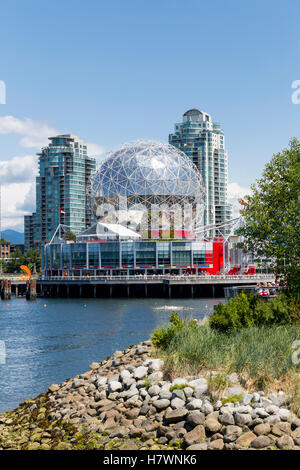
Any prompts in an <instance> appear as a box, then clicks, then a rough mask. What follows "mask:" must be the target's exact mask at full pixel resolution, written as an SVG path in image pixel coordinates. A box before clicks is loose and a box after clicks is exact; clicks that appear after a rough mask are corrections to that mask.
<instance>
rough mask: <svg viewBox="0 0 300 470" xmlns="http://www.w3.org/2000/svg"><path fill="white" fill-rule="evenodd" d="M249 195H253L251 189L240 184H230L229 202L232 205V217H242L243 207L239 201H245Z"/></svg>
mask: <svg viewBox="0 0 300 470" xmlns="http://www.w3.org/2000/svg"><path fill="white" fill-rule="evenodd" d="M247 194H251V189H250V188H247V187H245V186H244V187H243V186H240V185H239V184H238V183H229V185H228V202H229V204H232V217H238V216H239V215H240V209H241V205H240V203H239V199H243V198H244V197H245V196H246V195H247Z"/></svg>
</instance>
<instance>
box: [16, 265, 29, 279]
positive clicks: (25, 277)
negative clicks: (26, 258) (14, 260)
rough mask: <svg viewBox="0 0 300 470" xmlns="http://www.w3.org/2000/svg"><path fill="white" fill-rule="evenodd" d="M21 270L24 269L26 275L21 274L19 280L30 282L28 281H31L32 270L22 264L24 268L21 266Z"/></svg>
mask: <svg viewBox="0 0 300 470" xmlns="http://www.w3.org/2000/svg"><path fill="white" fill-rule="evenodd" d="M20 268H21V269H22V271H25V273H26V275H25V274H21V276H20V277H19V279H24V280H25V281H28V279H30V276H31V271H30V269H29V268H28V267H27V266H25V265H24V264H22V266H20Z"/></svg>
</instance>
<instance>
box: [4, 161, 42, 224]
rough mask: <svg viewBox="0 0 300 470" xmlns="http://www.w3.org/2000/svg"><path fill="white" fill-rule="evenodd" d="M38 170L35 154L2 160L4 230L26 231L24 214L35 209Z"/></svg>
mask: <svg viewBox="0 0 300 470" xmlns="http://www.w3.org/2000/svg"><path fill="white" fill-rule="evenodd" d="M37 172H38V169H37V158H36V157H35V156H34V155H24V156H23V157H18V156H17V157H13V158H12V159H11V160H6V161H0V183H1V211H2V217H1V219H2V220H1V222H2V230H4V229H6V228H11V229H14V230H18V231H21V232H23V231H24V214H25V213H27V214H28V213H30V212H32V211H34V210H35V177H36V175H37Z"/></svg>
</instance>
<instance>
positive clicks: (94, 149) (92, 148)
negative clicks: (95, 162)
mask: <svg viewBox="0 0 300 470" xmlns="http://www.w3.org/2000/svg"><path fill="white" fill-rule="evenodd" d="M87 147H88V155H89V156H90V157H99V156H100V155H103V154H104V153H105V148H104V147H102V146H101V145H98V144H93V143H89V144H87Z"/></svg>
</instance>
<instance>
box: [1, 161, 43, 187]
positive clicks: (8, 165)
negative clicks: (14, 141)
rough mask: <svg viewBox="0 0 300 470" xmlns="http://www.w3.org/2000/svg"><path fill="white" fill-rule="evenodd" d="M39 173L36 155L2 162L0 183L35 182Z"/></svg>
mask: <svg viewBox="0 0 300 470" xmlns="http://www.w3.org/2000/svg"><path fill="white" fill-rule="evenodd" d="M37 173H38V169H37V157H35V156H34V155H24V156H23V157H13V158H12V159H11V160H2V161H0V182H1V183H2V184H7V183H17V182H21V183H24V182H25V181H33V180H34V178H35V176H36V175H37Z"/></svg>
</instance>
